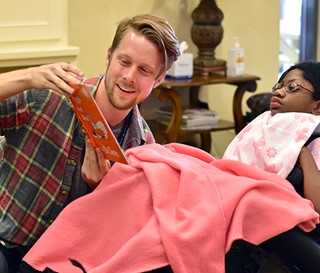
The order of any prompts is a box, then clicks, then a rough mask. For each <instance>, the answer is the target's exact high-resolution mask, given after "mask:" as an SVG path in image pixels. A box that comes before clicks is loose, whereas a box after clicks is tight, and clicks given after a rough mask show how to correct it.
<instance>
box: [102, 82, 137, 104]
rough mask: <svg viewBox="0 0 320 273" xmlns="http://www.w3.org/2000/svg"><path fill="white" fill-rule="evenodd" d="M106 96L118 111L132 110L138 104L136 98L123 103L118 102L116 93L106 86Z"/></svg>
mask: <svg viewBox="0 0 320 273" xmlns="http://www.w3.org/2000/svg"><path fill="white" fill-rule="evenodd" d="M106 96H107V98H108V100H109V102H110V104H111V105H112V106H113V107H114V108H115V109H118V110H130V109H132V108H133V107H134V106H135V105H136V104H137V103H136V98H134V99H132V100H130V101H126V102H125V103H123V102H122V101H119V100H117V98H116V96H115V93H114V92H113V88H109V87H108V86H107V85H106Z"/></svg>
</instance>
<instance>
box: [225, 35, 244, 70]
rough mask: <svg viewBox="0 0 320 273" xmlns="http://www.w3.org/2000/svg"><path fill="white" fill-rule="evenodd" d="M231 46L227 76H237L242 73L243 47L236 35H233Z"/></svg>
mask: <svg viewBox="0 0 320 273" xmlns="http://www.w3.org/2000/svg"><path fill="white" fill-rule="evenodd" d="M233 40H234V45H233V48H231V49H229V56H228V63H227V76H238V75H242V74H243V73H244V49H243V48H241V47H240V44H239V41H238V37H234V38H233Z"/></svg>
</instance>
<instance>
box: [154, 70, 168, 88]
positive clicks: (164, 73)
mask: <svg viewBox="0 0 320 273" xmlns="http://www.w3.org/2000/svg"><path fill="white" fill-rule="evenodd" d="M166 76H167V71H163V72H162V73H161V74H160V75H159V77H158V78H157V79H156V81H155V83H154V85H153V88H156V87H158V86H159V85H160V84H161V83H162V82H163V80H164V78H165V77H166Z"/></svg>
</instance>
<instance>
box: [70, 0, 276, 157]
mask: <svg viewBox="0 0 320 273" xmlns="http://www.w3.org/2000/svg"><path fill="white" fill-rule="evenodd" d="M68 4H69V10H68V14H69V44H71V45H75V46H79V47H80V55H79V57H78V61H77V63H78V65H79V66H80V67H81V68H82V69H83V70H84V71H85V72H86V75H87V76H94V75H97V74H99V73H103V72H104V71H105V56H106V52H107V49H108V46H109V45H110V44H111V41H112V38H113V35H114V32H115V29H116V23H117V22H118V21H119V20H121V19H122V18H124V17H127V16H132V15H135V14H138V13H152V14H156V15H160V16H163V17H165V18H166V19H167V20H168V21H169V22H170V23H171V25H172V26H173V27H174V29H175V31H176V34H177V36H178V38H179V40H181V41H182V40H186V41H187V42H188V43H189V51H190V52H193V53H194V54H195V55H196V47H195V46H194V45H193V43H192V41H191V38H190V28H191V25H192V21H191V17H190V16H191V12H192V10H193V9H194V8H195V7H196V6H197V5H198V4H199V0H149V1H145V0H126V1H124V2H123V3H122V4H119V1H106V0H94V1H88V0H82V1H78V0H69V1H68ZM217 4H218V6H219V8H220V9H221V10H222V11H223V13H224V20H223V21H222V25H223V28H224V38H223V40H222V42H221V44H220V45H219V46H218V47H217V49H216V57H217V58H219V59H227V54H228V49H229V48H230V47H231V46H232V37H233V36H238V37H239V39H240V40H239V41H240V44H241V46H242V47H243V48H244V49H245V52H246V55H245V66H246V69H245V70H246V73H249V74H254V75H257V76H260V77H261V81H259V82H258V92H264V91H269V90H270V88H271V87H272V86H273V84H274V82H275V81H276V80H277V70H278V50H279V15H280V0H269V1H263V0H258V1H257V0H241V1H235V0H220V1H217ZM120 6H121V8H120ZM233 93H234V87H228V86H222V85H221V86H219V85H218V86H217V85H215V86H211V87H210V86H209V87H206V88H203V90H202V91H201V94H200V97H201V98H202V99H203V100H207V101H208V102H209V105H210V107H211V108H212V109H214V110H217V111H218V112H219V115H220V117H221V118H224V119H229V120H232V112H231V104H232V96H233ZM245 99H246V98H245ZM212 137H213V146H212V153H213V154H214V155H215V156H217V157H220V156H221V155H222V154H223V151H224V149H225V147H226V146H227V145H228V143H229V141H230V140H231V139H232V138H233V137H234V133H233V131H230V132H221V133H214V134H212Z"/></svg>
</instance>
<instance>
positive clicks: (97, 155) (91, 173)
mask: <svg viewBox="0 0 320 273" xmlns="http://www.w3.org/2000/svg"><path fill="white" fill-rule="evenodd" d="M85 149H86V151H85V156H84V160H83V164H82V167H81V175H82V178H83V179H84V180H85V181H86V182H87V184H88V185H89V186H90V187H91V188H96V187H97V186H98V185H99V183H100V182H101V180H102V178H103V177H104V176H105V175H106V174H107V173H108V171H109V170H110V168H111V164H110V161H109V160H108V159H105V157H104V155H103V152H102V151H101V149H99V148H96V149H94V147H93V146H92V144H91V143H90V141H89V140H88V139H87V140H86V148H85Z"/></svg>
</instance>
